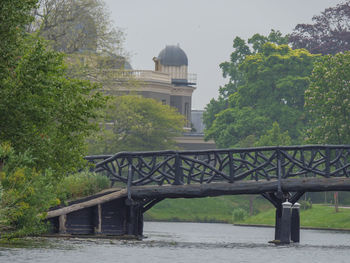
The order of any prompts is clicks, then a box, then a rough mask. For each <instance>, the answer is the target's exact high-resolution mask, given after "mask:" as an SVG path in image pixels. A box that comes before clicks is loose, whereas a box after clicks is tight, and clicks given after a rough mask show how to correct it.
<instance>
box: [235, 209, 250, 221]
mask: <svg viewBox="0 0 350 263" xmlns="http://www.w3.org/2000/svg"><path fill="white" fill-rule="evenodd" d="M247 216H248V213H247V211H245V210H244V209H242V208H236V209H234V210H233V212H232V221H233V222H237V221H243V220H244V219H245V218H246V217H247Z"/></svg>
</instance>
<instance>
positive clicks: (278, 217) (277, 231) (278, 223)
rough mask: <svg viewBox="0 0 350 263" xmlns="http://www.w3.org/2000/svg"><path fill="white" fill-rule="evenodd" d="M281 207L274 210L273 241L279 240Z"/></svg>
mask: <svg viewBox="0 0 350 263" xmlns="http://www.w3.org/2000/svg"><path fill="white" fill-rule="evenodd" d="M281 222H282V205H281V207H277V208H276V216H275V240H281Z"/></svg>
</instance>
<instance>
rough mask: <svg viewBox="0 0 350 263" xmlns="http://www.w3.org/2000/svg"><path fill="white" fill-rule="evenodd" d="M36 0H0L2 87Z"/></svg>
mask: <svg viewBox="0 0 350 263" xmlns="http://www.w3.org/2000/svg"><path fill="white" fill-rule="evenodd" d="M36 2H37V1H36V0H26V1H23V0H2V1H0V39H1V41H0V87H1V86H2V85H3V84H2V82H3V74H7V73H8V71H9V70H10V68H11V67H12V65H13V63H14V60H15V58H16V56H17V47H18V42H19V40H20V39H21V37H22V35H23V30H24V27H25V25H26V24H27V23H29V22H30V21H31V19H32V18H31V16H30V11H31V9H32V8H34V7H35V4H36Z"/></svg>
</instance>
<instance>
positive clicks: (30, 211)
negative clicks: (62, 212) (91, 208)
mask: <svg viewBox="0 0 350 263" xmlns="http://www.w3.org/2000/svg"><path fill="white" fill-rule="evenodd" d="M0 153H1V156H0V160H1V163H2V168H1V170H0V189H1V190H0V230H1V232H2V233H3V234H2V236H1V237H9V238H11V237H20V236H27V235H36V234H41V233H43V232H45V231H46V230H47V228H46V224H45V223H43V221H42V220H43V219H44V218H45V215H46V213H45V212H46V211H47V210H48V209H49V207H51V206H54V205H57V204H58V200H57V199H56V195H55V179H54V176H53V173H52V172H51V171H49V170H47V171H45V172H39V171H36V170H35V169H34V168H31V167H30V166H31V164H32V159H31V157H30V155H29V154H28V153H24V154H16V153H15V152H14V151H13V149H12V148H11V147H10V146H9V145H8V144H1V145H0ZM4 233H5V234H4Z"/></svg>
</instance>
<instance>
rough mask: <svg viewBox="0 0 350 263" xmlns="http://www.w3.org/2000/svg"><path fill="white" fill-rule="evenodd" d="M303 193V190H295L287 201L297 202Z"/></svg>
mask: <svg viewBox="0 0 350 263" xmlns="http://www.w3.org/2000/svg"><path fill="white" fill-rule="evenodd" d="M304 194H305V192H296V193H295V194H294V195H293V196H292V197H291V198H290V199H289V202H291V203H292V204H294V203H295V202H298V200H299V199H300V198H301V197H302V196H303V195H304Z"/></svg>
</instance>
